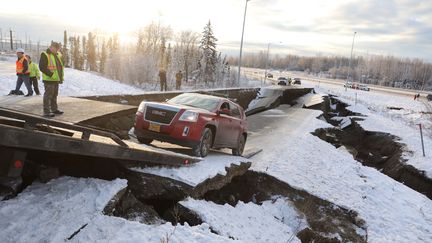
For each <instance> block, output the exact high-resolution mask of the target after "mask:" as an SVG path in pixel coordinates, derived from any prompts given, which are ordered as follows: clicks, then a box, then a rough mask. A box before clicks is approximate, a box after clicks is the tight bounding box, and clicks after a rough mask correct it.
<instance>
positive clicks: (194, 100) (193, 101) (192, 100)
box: [168, 94, 219, 111]
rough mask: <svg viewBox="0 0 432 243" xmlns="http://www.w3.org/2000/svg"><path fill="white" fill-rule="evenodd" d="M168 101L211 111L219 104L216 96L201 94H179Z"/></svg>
mask: <svg viewBox="0 0 432 243" xmlns="http://www.w3.org/2000/svg"><path fill="white" fill-rule="evenodd" d="M168 103H171V104H178V105H187V106H192V107H197V108H202V109H205V110H208V111H212V110H214V109H215V108H216V107H217V105H218V104H219V100H218V99H216V98H212V97H208V96H201V95H197V94H181V95H178V96H176V97H174V98H172V99H170V100H169V101H168Z"/></svg>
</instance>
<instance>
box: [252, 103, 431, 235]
mask: <svg viewBox="0 0 432 243" xmlns="http://www.w3.org/2000/svg"><path fill="white" fill-rule="evenodd" d="M320 114H321V112H319V111H312V110H306V109H301V108H287V107H285V108H284V107H280V108H279V109H276V110H270V111H267V112H264V113H261V114H259V115H260V116H264V117H265V116H268V119H269V121H270V120H271V122H272V123H277V124H285V125H283V126H279V127H275V126H271V127H268V128H263V129H262V131H260V132H259V134H265V135H263V136H258V137H259V139H257V140H252V139H251V140H250V141H249V143H256V144H261V145H262V147H263V149H264V151H263V152H262V153H260V154H258V155H257V156H255V157H253V162H254V163H253V164H252V169H253V170H255V171H260V172H264V173H268V174H270V175H272V176H275V177H277V178H278V179H280V180H282V181H285V182H287V183H288V184H289V185H291V186H294V187H297V188H299V189H303V190H306V191H308V192H309V193H311V194H313V195H316V196H318V197H320V198H323V199H325V200H328V201H330V202H332V203H335V204H337V205H339V206H342V207H345V208H349V209H352V210H354V211H356V212H358V213H359V216H360V217H362V218H363V219H365V221H366V224H367V229H368V240H369V241H370V242H431V241H432V201H431V200H430V199H428V198H427V197H425V196H424V195H422V194H420V193H418V192H416V191H414V190H412V189H410V188H408V187H406V186H405V185H403V184H401V183H399V182H396V181H394V180H393V179H391V178H389V177H387V176H386V175H383V174H381V173H380V172H379V171H377V170H375V169H373V168H369V167H365V166H363V165H362V164H360V163H359V162H357V161H355V160H354V159H353V157H352V155H351V154H349V153H348V152H347V151H346V150H344V149H335V148H334V147H333V146H332V145H331V144H328V143H326V142H325V141H323V140H321V139H319V138H318V137H315V136H313V135H312V134H310V132H312V131H314V130H315V129H317V128H322V127H329V126H330V125H329V124H327V123H325V122H324V121H322V120H319V119H316V117H317V116H319V115H320ZM275 119H277V120H276V121H275Z"/></svg>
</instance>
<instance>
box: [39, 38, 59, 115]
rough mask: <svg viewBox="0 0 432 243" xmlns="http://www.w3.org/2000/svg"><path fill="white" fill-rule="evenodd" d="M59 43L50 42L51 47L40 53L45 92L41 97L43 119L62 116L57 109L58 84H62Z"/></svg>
mask: <svg viewBox="0 0 432 243" xmlns="http://www.w3.org/2000/svg"><path fill="white" fill-rule="evenodd" d="M59 51H60V43H57V42H52V43H51V46H50V47H49V48H48V49H47V50H46V51H44V52H42V53H41V56H40V61H39V69H40V70H41V72H42V81H43V83H44V87H45V92H44V97H43V113H44V117H54V116H55V115H61V114H63V111H61V110H59V109H58V106H57V96H58V89H59V84H61V83H63V76H64V66H63V62H62V60H61V56H60V52H59Z"/></svg>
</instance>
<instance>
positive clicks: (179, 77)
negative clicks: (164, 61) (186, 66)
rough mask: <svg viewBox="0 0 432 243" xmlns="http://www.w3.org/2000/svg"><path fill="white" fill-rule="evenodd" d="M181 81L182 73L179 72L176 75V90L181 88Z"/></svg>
mask: <svg viewBox="0 0 432 243" xmlns="http://www.w3.org/2000/svg"><path fill="white" fill-rule="evenodd" d="M182 79H183V73H182V71H181V70H179V71H178V72H177V73H176V90H179V89H180V88H181V82H182Z"/></svg>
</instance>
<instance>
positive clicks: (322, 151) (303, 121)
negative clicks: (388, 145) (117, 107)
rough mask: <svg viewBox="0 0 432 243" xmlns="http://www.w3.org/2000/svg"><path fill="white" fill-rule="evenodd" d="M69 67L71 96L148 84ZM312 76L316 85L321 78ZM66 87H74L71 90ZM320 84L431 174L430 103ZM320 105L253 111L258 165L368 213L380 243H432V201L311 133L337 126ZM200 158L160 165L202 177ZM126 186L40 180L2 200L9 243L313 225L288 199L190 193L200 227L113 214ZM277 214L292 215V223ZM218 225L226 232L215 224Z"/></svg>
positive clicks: (3, 234) (9, 81)
mask: <svg viewBox="0 0 432 243" xmlns="http://www.w3.org/2000/svg"><path fill="white" fill-rule="evenodd" d="M2 62H4V61H0V92H3V93H7V92H9V90H10V89H12V88H13V86H14V83H15V75H14V74H13V66H12V73H8V72H9V71H7V72H4V70H5V68H4V63H3V64H2ZM6 69H7V68H6ZM67 71H68V72H69V74H68V75H70V79H69V80H68V82H70V85H71V86H66V85H67V82H65V83H64V84H63V88H62V89H61V91H60V93H62V95H66V94H67V95H83V93H85V94H87V95H103V94H119V92H124V93H127V94H131V93H134V92H141V91H142V90H139V89H136V88H133V87H130V86H123V85H122V84H120V83H118V82H115V81H112V80H105V79H104V78H102V77H100V79H96V78H95V75H93V74H88V73H83V72H80V71H76V70H69V69H67ZM87 75H91V76H87ZM88 79H91V80H92V81H89V80H88ZM73 80H75V81H73ZM97 80H99V81H97ZM86 82H87V83H86ZM304 83H305V85H310V86H316V84H315V83H307V82H304ZM87 85H89V86H87ZM90 85H91V86H90ZM116 85H119V86H116ZM11 87H12V88H11ZM66 87H69V90H70V92H71V93H67V92H68V91H66ZM318 91H320V92H325V93H327V92H328V93H331V94H339V96H340V97H341V99H342V101H344V102H347V103H349V104H351V105H352V106H350V107H348V108H349V109H351V110H353V111H356V112H360V113H363V114H364V115H367V117H366V119H365V121H362V122H361V123H360V124H361V125H362V126H363V127H364V128H365V129H367V130H376V131H382V132H389V133H392V134H394V135H396V136H399V137H400V138H401V139H402V140H401V142H402V143H404V144H406V145H407V150H410V151H412V153H406V154H404V156H405V158H406V159H408V163H411V164H413V165H415V166H416V167H417V168H421V169H424V170H425V171H428V175H430V171H432V169H431V167H432V164H431V163H430V161H432V160H431V159H430V156H431V155H432V151H431V148H432V146H431V145H432V143H431V141H430V137H429V138H427V139H426V140H425V142H426V145H427V146H426V149H427V151H426V153H427V156H428V157H426V158H422V156H421V155H420V150H419V146H418V142H419V141H418V139H417V136H418V135H417V134H418V131H417V130H416V129H415V128H416V126H415V124H416V123H417V122H419V121H420V122H422V123H424V124H425V127H426V133H428V131H429V132H430V130H427V129H430V123H428V122H429V121H430V120H428V118H427V116H423V115H427V114H422V113H421V111H425V109H426V108H424V106H422V103H421V102H416V101H413V100H411V99H410V98H409V97H403V96H401V97H399V96H395V95H387V94H383V93H375V92H369V93H368V92H362V93H360V95H359V94H357V104H355V96H354V95H355V93H353V92H354V91H352V90H350V91H348V92H347V93H343V92H345V91H342V90H341V89H340V87H338V86H334V87H333V86H331V85H328V86H324V85H323V84H321V86H320V89H318ZM86 92H88V93H86ZM110 92H111V93H110ZM358 92H361V91H358ZM77 93H80V94H77ZM389 105H391V106H398V107H402V108H403V110H404V111H406V112H407V113H406V114H405V113H399V112H397V111H395V110H389V109H387V106H389ZM320 114H321V112H319V111H314V110H307V109H303V108H299V107H289V106H281V107H279V108H278V109H274V110H269V111H266V112H264V113H260V114H256V115H253V116H251V117H250V118H249V122H250V123H252V122H254V120H255V121H256V120H259V122H260V123H262V124H265V125H263V126H262V127H261V128H259V129H256V130H254V132H253V134H251V136H250V138H249V139H248V146H251V147H260V148H263V152H261V153H260V154H258V155H256V156H255V157H253V158H252V162H253V164H252V170H255V171H259V172H262V173H267V174H270V175H272V176H274V177H276V178H278V179H279V180H282V181H284V182H286V183H288V184H289V185H290V186H292V187H295V188H298V189H302V190H305V191H307V192H309V193H311V194H313V195H315V196H318V197H320V198H322V199H324V200H327V201H330V202H332V203H334V204H336V205H339V206H342V207H344V208H347V209H352V210H354V211H356V212H358V213H359V216H360V217H361V218H363V219H364V220H365V221H366V225H367V231H368V240H369V241H370V242H432V201H431V200H430V199H428V198H427V197H425V196H424V195H422V194H420V193H418V192H416V191H414V190H412V189H410V188H408V187H406V186H405V185H403V184H401V183H399V182H396V181H394V180H393V179H391V178H389V177H388V176H386V175H383V174H382V173H380V172H379V171H377V170H375V169H373V168H370V167H366V166H363V165H362V164H360V163H359V162H357V161H355V160H354V159H353V157H352V155H351V154H349V153H348V152H347V151H346V150H345V149H343V148H342V147H341V148H339V149H335V147H334V146H332V145H331V144H328V143H327V142H325V141H323V140H321V139H319V138H318V137H316V136H313V135H312V134H310V132H312V131H315V130H316V129H318V128H325V127H331V125H329V124H328V123H326V122H324V121H322V120H319V119H316V117H318V116H319V115H320ZM401 114H403V115H401ZM428 124H429V125H428ZM428 126H429V127H428ZM428 158H429V159H428ZM214 159H215V160H214V161H212V160H211V159H210V160H209V161H208V163H212V165H211V167H212V168H213V170H212V172H211V173H212V174H217V173H222V174H223V173H224V172H225V170H224V167H225V165H226V163H236V162H235V161H231V159H234V160H235V158H234V157H231V156H226V155H221V156H216V157H214ZM213 162H214V163H213ZM200 163H202V164H197V165H194V167H195V168H198V169H196V170H192V169H191V168H185V169H182V170H175V171H174V170H168V169H162V168H158V169H156V170H154V171H155V172H154V173H155V174H159V175H163V176H168V177H172V178H175V179H182V180H184V181H186V182H187V183H188V184H190V185H196V183H198V182H199V181H200V180H202V179H203V178H205V177H203V176H204V175H203V170H204V169H205V165H208V164H206V162H205V161H203V162H200ZM126 185H127V181H125V180H121V179H116V180H113V181H103V180H99V179H84V178H70V177H61V178H58V179H55V180H52V181H50V182H49V183H46V184H41V183H34V184H33V185H31V186H29V187H28V188H26V189H25V190H24V191H23V192H22V193H20V194H19V195H18V196H17V197H16V198H14V199H10V200H7V201H0V242H6V243H9V242H64V241H67V239H68V238H70V237H71V236H72V235H73V233H74V232H77V231H78V230H79V229H80V228H82V227H83V228H82V229H81V230H80V231H79V233H78V234H76V235H75V236H74V237H73V238H72V239H71V241H72V242H162V241H163V240H166V239H167V238H168V237H169V239H170V242H229V241H235V240H233V239H231V238H230V237H235V238H236V239H238V241H240V242H286V241H287V239H289V238H292V240H293V242H296V241H298V239H297V238H296V237H294V236H293V232H294V231H295V228H296V225H298V222H300V223H302V225H303V227H304V226H305V225H306V224H307V223H306V222H305V221H304V220H303V219H302V218H301V216H300V215H299V214H298V213H297V212H296V211H295V210H294V208H293V207H291V206H290V205H287V204H286V203H285V202H284V200H283V198H280V199H278V200H276V201H272V202H270V201H268V202H267V201H266V202H264V203H263V205H260V206H258V205H256V204H253V203H242V202H240V203H238V204H237V205H236V206H235V207H233V206H229V205H217V204H214V203H212V202H207V201H204V200H195V199H190V198H189V199H186V200H184V201H182V202H181V204H183V205H185V206H187V207H188V208H193V209H194V211H196V212H197V213H198V214H199V215H200V217H201V218H202V219H203V220H204V221H205V223H203V224H201V225H199V226H189V225H187V224H185V225H184V226H182V225H177V226H172V225H171V224H170V223H166V224H162V225H146V224H141V223H139V222H135V221H128V220H125V219H122V218H118V217H112V216H106V215H103V214H102V210H103V208H104V207H105V205H106V204H107V203H108V202H109V200H110V199H111V198H112V197H113V196H114V195H115V194H116V193H117V192H118V191H119V190H121V189H123V188H125V187H126ZM276 218H279V219H280V218H285V219H286V220H284V221H283V222H282V221H281V220H275V219H276ZM210 228H212V229H216V230H217V231H218V232H219V234H220V235H217V234H214V233H212V232H211V230H210Z"/></svg>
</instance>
